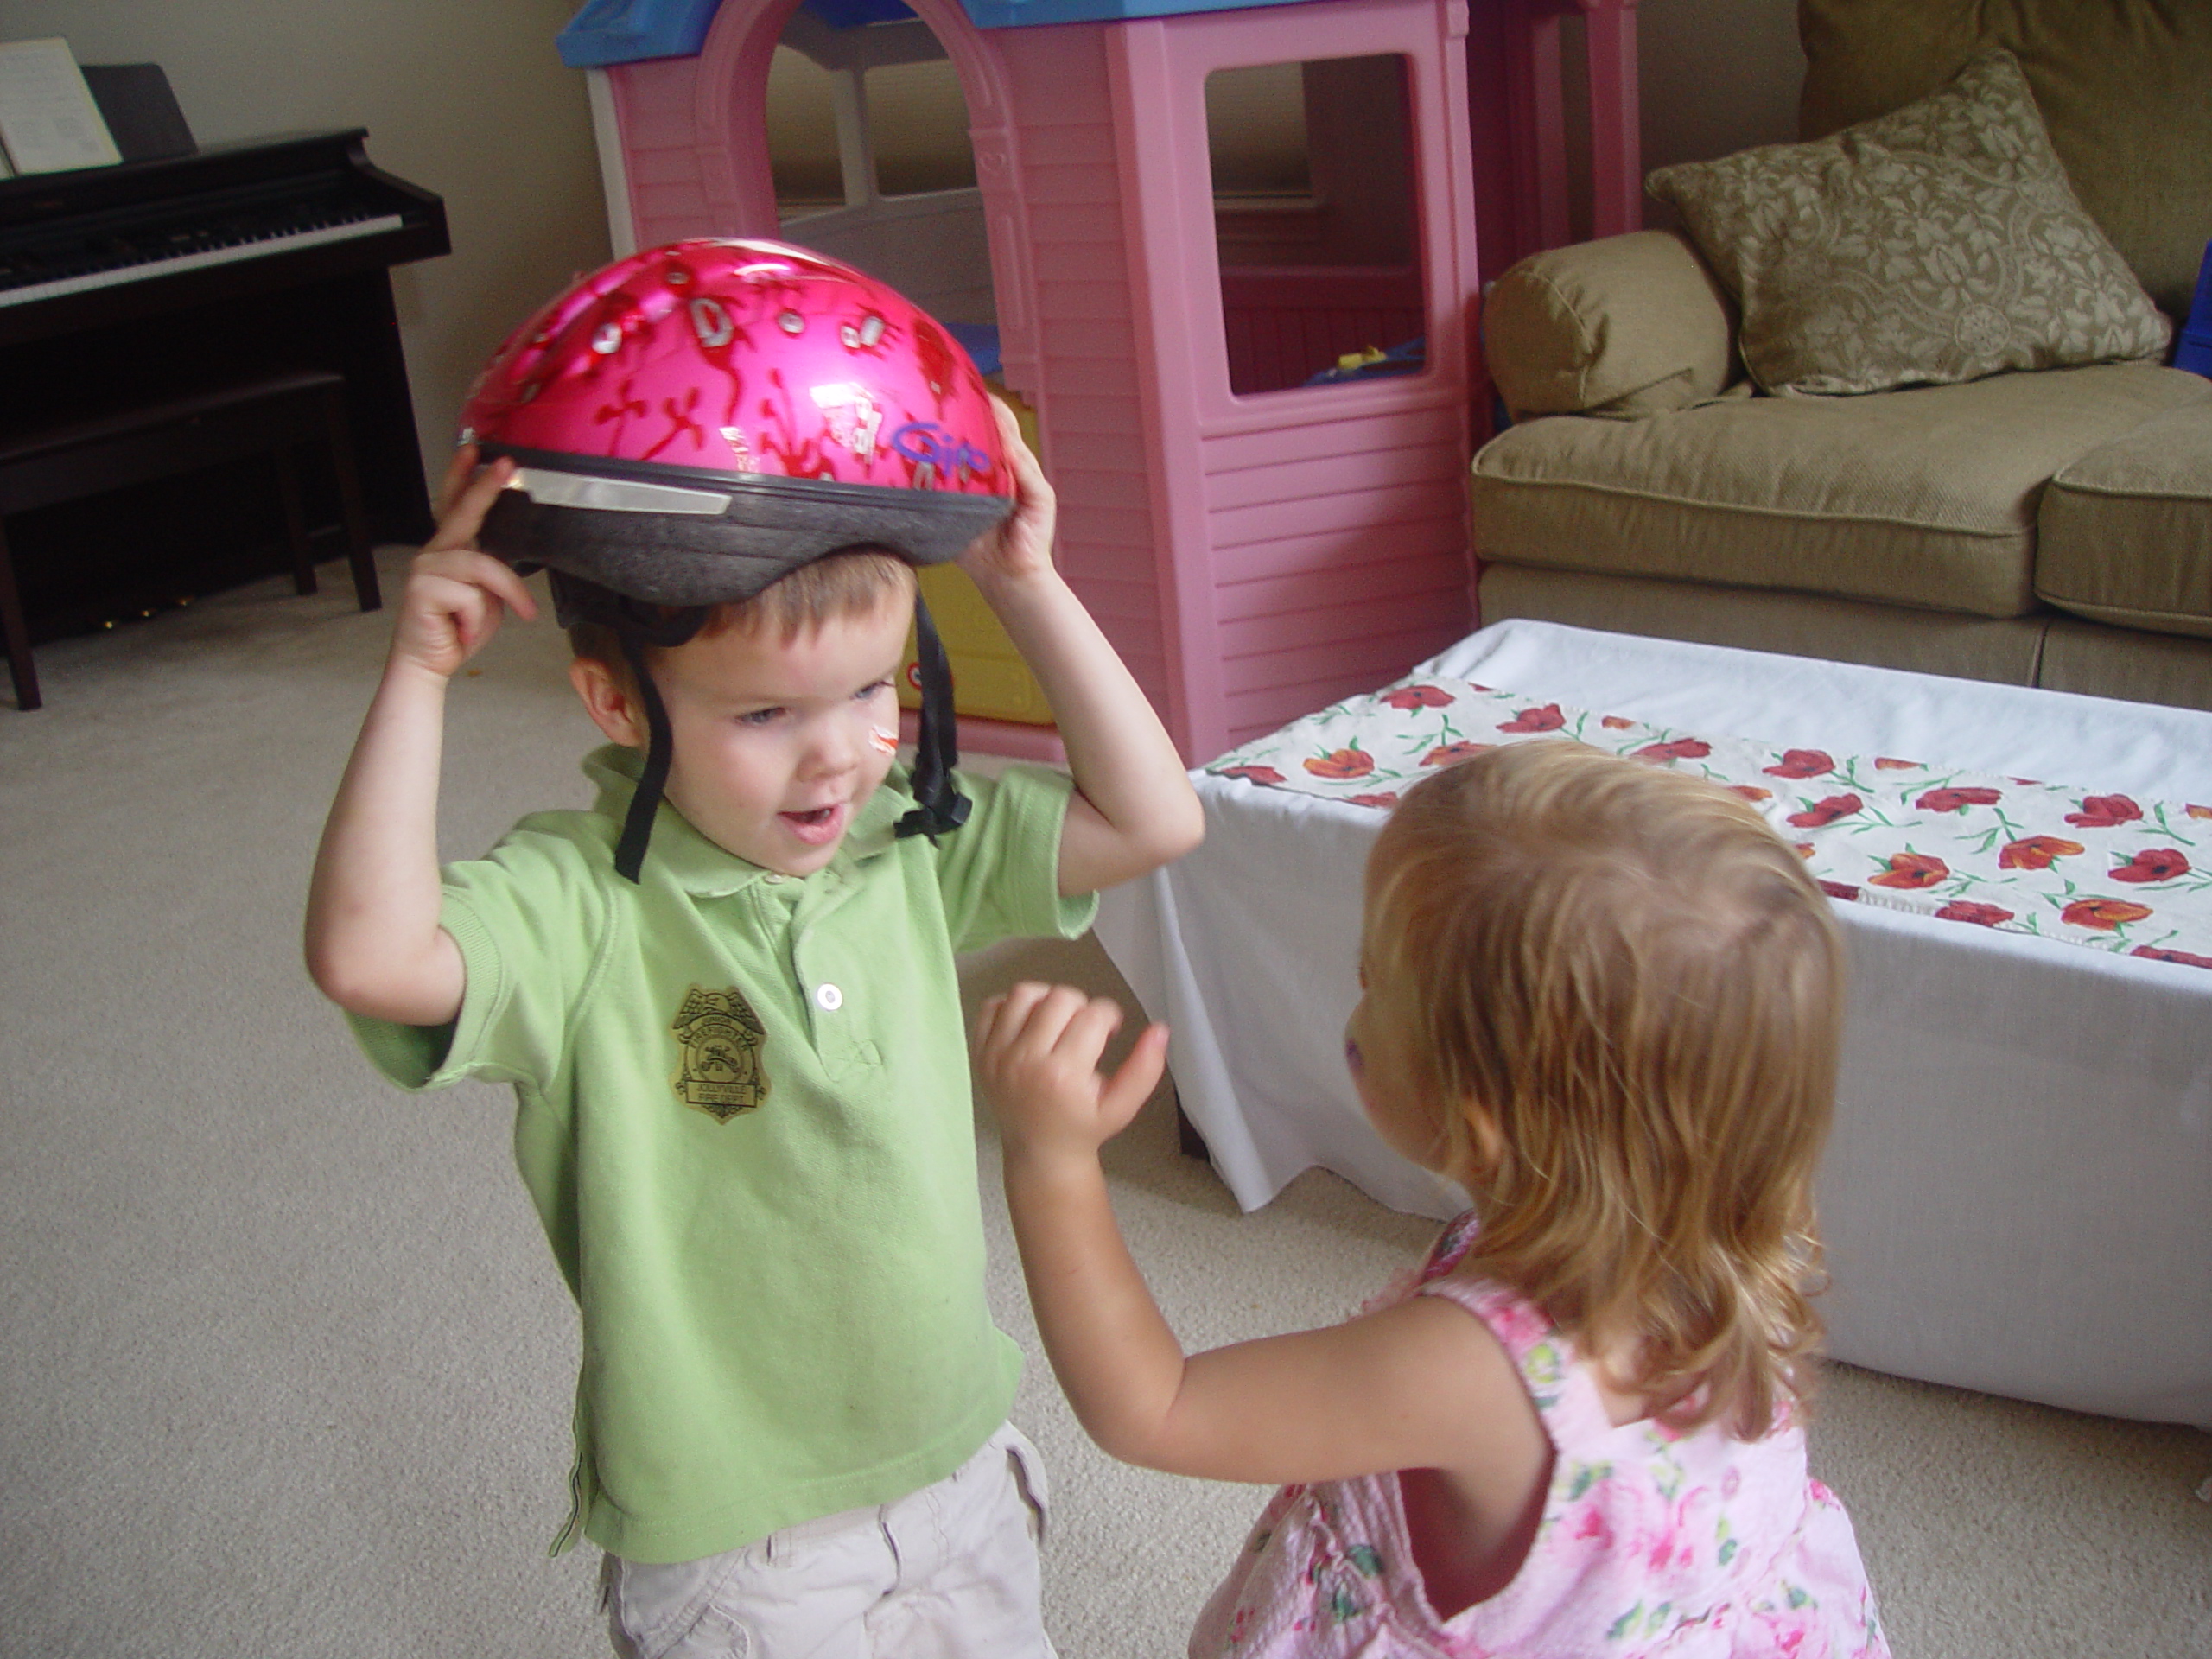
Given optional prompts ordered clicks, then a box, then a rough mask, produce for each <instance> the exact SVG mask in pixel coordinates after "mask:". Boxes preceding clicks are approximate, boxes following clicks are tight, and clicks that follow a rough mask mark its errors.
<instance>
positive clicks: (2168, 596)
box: [2036, 380, 2212, 637]
mask: <svg viewBox="0 0 2212 1659" xmlns="http://www.w3.org/2000/svg"><path fill="white" fill-rule="evenodd" d="M2201 384H2202V385H2204V386H2205V387H2206V389H2207V391H2212V380H2206V381H2202V382H2201ZM2036 534H2037V552H2036V593H2037V595H2038V596H2039V597H2041V598H2042V599H2044V601H2047V602H2048V603H2050V604H2052V605H2056V606H2057V607H2059V608H2060V609H2061V610H2065V611H2072V612H2074V613H2076V614H2078V615H2081V616H2087V617H2093V618H2095V619H2096V620H2100V621H2104V622H2116V623H2118V624H2120V626H2123V627H2129V628H2148V629H2150V630H2152V632H2158V633H2189V634H2199V635H2203V636H2207V637H2212V397H2202V398H2199V399H2197V400H2196V402H2194V403H2191V404H2187V405H2185V406H2183V407H2182V408H2179V409H2177V410H2173V411H2171V413H2169V414H2165V415H2161V416H2158V417H2157V418H2155V419H2152V420H2148V421H2145V422H2144V423H2143V424H2142V425H2140V426H2139V427H2137V428H2135V429H2134V430H2133V431H2131V432H2128V433H2126V434H2123V435H2121V436H2120V437H2117V438H2115V439H2113V441H2112V442H2109V443H2107V444H2105V445H2103V446H2101V448H2096V449H2094V450H2092V451H2090V452H2089V453H2088V454H2086V455H2083V456H2082V458H2081V459H2080V460H2078V461H2072V462H2070V463H2069V464H2068V465H2067V466H2065V467H2061V468H2060V469H2059V471H2058V474H2057V475H2056V477H2054V478H2053V479H2052V480H2050V487H2049V488H2047V489H2046V490H2044V497H2043V509H2042V512H2040V513H2039V514H2038V515H2037V531H2036Z"/></svg>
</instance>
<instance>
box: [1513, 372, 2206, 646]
mask: <svg viewBox="0 0 2212 1659" xmlns="http://www.w3.org/2000/svg"><path fill="white" fill-rule="evenodd" d="M2207 398H2212V381H2208V380H2206V379H2203V378H2201V377H2199V376H2196V375H2192V374H2185V373H2183V372H2181V371H2179V370H2175V369H2160V368H2150V367H2145V366H2140V365H2099V366H2094V367H2089V368H2081V369H2051V370H2045V371H2043V372H2037V373H2034V374H2007V375H1996V376H1993V377H1991V378H1987V379H1985V380H1975V381H1969V382H1967V383H1966V384H1965V385H1953V386H1927V387H1921V388H1916V389H1915V390H1912V391H1897V392H1885V393H1882V394H1879V395H1878V396H1874V397H1821V398H1811V397H1802V398H1800V397H1789V398H1780V397H1759V398H1745V399H1721V400H1718V401H1715V402H1712V403H1707V404H1702V405H1700V406H1698V407H1695V408H1691V409H1684V410H1673V411H1669V412H1665V413H1661V414H1655V415H1651V416H1647V417H1645V418H1644V419H1642V420H1639V421H1634V422H1625V423H1624V422H1618V421H1591V420H1583V419H1578V418H1575V417H1573V416H1555V417H1551V418H1547V419H1541V420H1535V421H1529V422H1527V423H1522V424H1521V425H1516V426H1515V427H1513V428H1512V429H1510V430H1509V431H1506V432H1504V433H1502V434H1500V435H1498V436H1497V438H1495V439H1493V440H1492V441H1491V442H1490V443H1488V444H1486V445H1484V447H1483V448H1482V449H1481V451H1480V452H1479V453H1478V454H1477V455H1476V457H1475V462H1474V471H1473V478H1472V482H1471V523H1472V528H1473V532H1474V545H1475V550H1476V552H1477V553H1478V555H1479V556H1481V557H1482V558H1484V560H1502V561H1505V562H1508V563H1516V564H1529V565H1539V566H1547V567H1550V568H1553V569H1573V570H1586V571H1604V572H1613V573H1618V574H1620V575H1639V576H1657V577H1662V578H1666V579H1669V580H1673V581H1693V582H1727V583H1732V584H1734V585H1737V586H1740V587H1746V588H1782V589H1787V590H1790V591H1795V592H1799V593H1808V594H1830V595H1833V596H1835V597H1838V598H1846V599H1860V600H1874V601H1882V602H1885V603H1889V604H1896V605H1908V606H1922V607H1928V608H1930V609H1935V610H1948V611H1963V612H1968V613H1974V614H1975V615H1980V616H1993V617H2003V616H2018V615H2022V614H2024V613H2027V612H2029V611H2031V610H2033V609H2035V608H2036V607H2037V601H2036V594H2035V560H2036V517H2037V507H2038V505H2039V504H2040V502H2041V499H2042V495H2043V491H2044V485H2045V484H2046V483H2047V482H2048V481H2049V480H2050V477H2051V475H2052V474H2054V473H2056V472H2057V471H2059V470H2060V469H2061V468H2062V467H2066V466H2068V465H2069V463H2071V462H2073V461H2075V460H2077V459H2078V458H2079V457H2081V456H2083V455H2085V454H2088V453H2089V452H2090V451H2092V450H2094V449H2096V448H2099V447H2100V446H2101V445H2103V444H2106V443H2108V442H2112V441H2113V439H2115V438H2118V437H2120V436H2122V435H2125V434H2126V433H2128V432H2131V431H2133V429H2135V428H2137V427H2139V426H2140V425H2141V424H2142V423H2144V422H2145V421H2147V420H2150V419H2152V417H2153V416H2158V415H2161V414H2164V413H2165V412H2166V411H2168V410H2174V409H2177V408H2181V407H2183V406H2185V405H2188V404H2194V403H2197V402H2201V401H2203V400H2205V399H2207Z"/></svg>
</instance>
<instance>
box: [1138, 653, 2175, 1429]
mask: <svg viewBox="0 0 2212 1659" xmlns="http://www.w3.org/2000/svg"><path fill="white" fill-rule="evenodd" d="M1421 672H1423V673H1429V674H1437V675H1444V676H1449V677H1457V678H1462V679H1469V680H1474V681H1478V682H1479V683H1483V684H1484V685H1489V686H1494V687H1497V688H1499V689H1501V690H1513V691H1517V692H1522V693H1526V694H1527V695H1529V696H1530V697H1531V698H1538V699H1541V700H1557V701H1561V702H1571V703H1573V704H1576V705H1579V706H1580V707H1582V708H1586V709H1602V710H1604V711H1606V712H1609V713H1615V714H1620V715H1629V716H1631V717H1635V718H1638V719H1643V720H1647V721H1653V722H1655V723H1657V724H1662V725H1666V726H1671V727H1675V728H1683V729H1687V730H1691V731H1707V732H1720V733H1725V734H1734V735H1744V736H1752V737H1758V738H1762V739H1767V740H1770V741H1774V742H1777V743H1782V744H1788V745H1792V746H1802V747H1808V748H1821V749H1826V750H1827V751H1829V752H1831V753H1839V754H1840V753H1878V754H1903V755H1910V756H1913V757H1915V758H1916V759H1920V760H1928V761H1931V762H1936V761H1942V762H1947V763H1950V764H1954V765H1956V766H1962V767H1970V768H1974V769H1977V770H1982V771H1989V772H2005V773H2012V774H2018V775H2023V776H2028V777H2034V778H2039V779H2045V780H2047V781H2050V782H2053V783H2059V782H2071V783H2078V784H2081V785H2083V786H2085V787H2087V788H2093V789H2094V790H2096V791H2101V792H2113V791H2118V792H2124V793H2127V794H2130V795H2133V796H2136V797H2137V798H2141V799H2146V800H2147V799H2164V800H2185V801H2194V802H2200V803H2208V802H2212V714H2203V713H2198V712H2196V711H2192V710H2187V709H2164V708H2154V707H2151V706H2148V705H2145V704H2139V703H2123V702H2111V701H2107V700H2105V699H2101V698H2094V697H2080V696H2067V695H2064V694H2061V693H2056V692H2049V691H2037V690H2029V689H2025V688H2022V687H2016V686H2000V685H1988V684H1983V683H1979V682H1974V681H1965V680H1949V679H1943V678H1941V677H1935V676H1930V675H1920V674H1907V673H1902V672H1897V671H1890V670H1883V669H1872V668H1862V667H1859V666H1855V665H1853V664H1838V663H1824V662H1816V661H1812V660H1809V659H1805V658H1788V657H1775V656H1768V655H1764V654H1763V653H1759V652H1742V651H1729V650H1725V649H1721V648H1719V647H1714V646H1704V645H1686V644H1681V643H1678V642H1675V641H1669V640H1659V639H1636V638H1630V637H1627V636H1623V635H1614V634H1605V633H1597V632H1590V631H1588V630H1585V629H1577V628H1567V627H1560V626H1555V625H1552V624H1548V623H1540V622H1528V621H1512V622H1503V623H1500V624H1498V625H1497V626H1494V627H1490V628H1485V629H1484V630H1483V631H1482V632H1478V633H1476V634H1473V635H1471V636H1470V637H1469V638H1468V639H1465V640H1463V641H1461V642H1460V643H1459V645H1455V646H1453V647H1452V649H1451V650H1449V651H1447V652H1445V653H1443V654H1442V655H1441V656H1440V657H1438V658H1435V659H1433V661H1432V662H1431V663H1429V664H1425V665H1424V666H1423V669H1422V670H1421ZM1193 781H1194V782H1195V783H1196V784H1197V785H1198V792H1199V796H1200V798H1201V799H1202V800H1203V801H1204V803H1205V810H1206V816H1207V840H1206V843H1205V846H1204V847H1203V848H1201V849H1199V850H1198V852H1196V853H1194V854H1192V855H1191V856H1190V857H1189V858H1186V859H1185V860H1184V861H1182V862H1180V863H1179V864H1177V865H1175V866H1173V868H1169V869H1166V870H1162V871H1160V872H1158V873H1157V874H1154V875H1153V876H1151V877H1148V878H1147V879H1146V880H1142V881H1138V882H1132V883H1130V884H1128V886H1126V887H1121V888H1117V889H1116V890H1115V891H1113V892H1112V893H1109V894H1108V895H1107V896H1106V901H1105V904H1104V906H1103V910H1102V912H1101V914H1100V917H1099V921H1098V935H1099V938H1101V940H1102V941H1103V943H1104V944H1105V946H1106V948H1107V950H1108V951H1109V954H1110V955H1111V956H1112V957H1113V958H1114V960H1115V962H1116V965H1117V966H1118V967H1119V968H1120V969H1121V970H1122V974H1123V976H1125V977H1126V978H1127V979H1128V982H1129V984H1130V987H1131V988H1132V989H1134V990H1135V992H1136V994H1137V995H1138V997H1139V998H1140V999H1141V1001H1143V1003H1144V1005H1145V1007H1146V1009H1147V1012H1148V1013H1150V1014H1151V1015H1152V1016H1153V1017H1154V1018H1155V1019H1160V1020H1166V1021H1167V1022H1168V1023H1169V1024H1170V1025H1172V1026H1173V1027H1174V1040H1173V1046H1172V1049H1171V1064H1172V1065H1173V1071H1174V1077H1175V1083H1176V1088H1177V1090H1178V1092H1179V1096H1180V1097H1181V1100H1182V1103H1183V1108H1184V1109H1185V1111H1186V1112H1187V1113H1188V1114H1189V1115H1190V1116H1191V1119H1192V1122H1194V1123H1196V1124H1197V1125H1198V1129H1199V1130H1200V1132H1201V1133H1202V1134H1203V1135H1205V1138H1206V1142H1207V1145H1208V1147H1210V1148H1211V1151H1212V1154H1213V1160H1214V1164H1215V1166H1216V1167H1217V1169H1218V1170H1219V1171H1220V1172H1221V1174H1222V1176H1223V1178H1224V1179H1225V1180H1226V1181H1227V1182H1228V1183H1229V1185H1230V1188H1231V1190H1232V1191H1233V1192H1235V1193H1236V1198H1237V1199H1238V1201H1239V1202H1240V1203H1242V1204H1243V1205H1244V1207H1245V1208H1246V1209H1248V1210H1249V1209H1254V1208H1256V1207H1258V1206H1259V1205H1262V1204H1265V1203H1266V1202H1267V1201H1268V1199H1269V1198H1273V1197H1274V1194H1275V1193H1276V1192H1278V1191H1280V1190H1281V1187H1282V1185H1283V1184H1284V1183H1285V1182H1287V1181H1288V1180H1289V1179H1291V1178H1292V1177H1293V1176H1294V1175H1296V1174H1298V1173H1300V1171H1302V1170H1305V1169H1306V1168H1309V1167H1312V1166H1317V1165H1318V1166H1321V1167H1324V1168H1327V1169H1332V1170H1335V1171H1336V1172H1337V1173H1339V1174H1341V1175H1343V1176H1344V1177H1345V1178H1346V1179H1350V1180H1351V1181H1352V1182H1354V1183H1355V1184H1357V1185H1359V1186H1360V1187H1361V1188H1363V1190H1365V1191H1366V1192H1369V1193H1370V1194H1372V1195H1373V1196H1374V1197H1376V1198H1378V1199H1380V1200H1381V1201H1382V1202H1383V1203H1385V1204H1388V1205H1391V1206H1393V1207H1394V1208H1396V1209H1400V1210H1405V1211H1413V1212H1415V1213H1420V1214H1427V1215H1432V1216H1438V1217H1442V1216H1446V1215H1449V1214H1452V1213H1453V1212H1454V1211H1456V1210H1457V1209H1459V1207H1460V1205H1461V1203H1462V1198H1461V1197H1460V1195H1459V1193H1458V1192H1457V1191H1456V1189H1453V1188H1452V1187H1450V1186H1449V1185H1447V1184H1446V1183H1444V1182H1441V1181H1440V1180H1438V1179H1436V1178H1435V1177H1433V1176H1431V1175H1429V1174H1428V1173H1427V1172H1425V1171H1423V1170H1421V1169H1419V1168H1416V1167H1415V1166H1413V1165H1411V1164H1408V1163H1407V1162H1406V1161H1405V1160H1402V1159H1401V1158H1399V1157H1398V1156H1397V1155H1396V1154H1394V1153H1392V1152H1391V1151H1390V1150H1389V1148H1388V1147H1385V1146H1384V1145H1383V1142H1382V1141H1381V1139H1380V1138H1379V1137H1378V1136H1377V1135H1376V1134H1375V1132H1374V1131H1373V1130H1372V1129H1371V1128H1369V1127H1368V1125H1367V1123H1366V1121H1365V1119H1364V1118H1363V1116H1362V1115H1361V1112H1360V1109H1359V1105H1358V1101H1357V1096H1355V1095H1354V1094H1353V1092H1352V1090H1351V1084H1350V1082H1349V1080H1348V1079H1347V1078H1346V1077H1345V1075H1344V1063H1343V1058H1342V1049H1343V1030H1344V1019H1345V1017H1346V1015H1347V1014H1349V1013H1350V1012H1351V1004H1352V1001H1353V1000H1354V998H1355V996H1356V995H1357V993H1356V989H1355V986H1354V979H1353V970H1354V963H1355V958H1356V957H1357V941H1358V937H1359V882H1360V872H1361V869H1362V867H1363V862H1364V860H1365V858H1366V854H1367V849H1368V847H1369V845H1370V842H1372V840H1373V838H1374V836H1375V832H1376V829H1378V828H1379V827H1380V824H1381V823H1382V817H1381V815H1380V814H1378V813H1376V812H1375V811H1373V810H1369V809H1366V808H1363V807H1357V806H1351V805H1346V804H1342V803H1339V802H1334V801H1325V800H1319V799H1316V798H1312V797H1309V796H1304V795H1299V794H1294V793H1291V792H1288V791H1281V790H1272V789H1264V788H1257V787H1255V786H1253V785H1249V784H1247V783H1244V782H1242V781H1238V780H1234V779H1221V778H1215V777H1210V776H1205V775H1204V774H1193ZM1837 914H1838V916H1839V918H1840V919H1841V921H1842V923H1843V925H1844V927H1845V931H1846V935H1847V938H1848V940H1849V942H1850V945H1851V949H1852V956H1853V984H1852V1004H1851V1017H1850V1024H1849V1028H1848V1032H1847V1039H1846V1046H1845V1059H1844V1068H1843V1078H1842V1084H1841V1088H1840V1098H1839V1102H1838V1109H1837V1114H1836V1121H1835V1128H1834V1134H1833V1135H1832V1137H1831V1139H1830V1141H1829V1145H1828V1150H1827V1157H1826V1159H1825V1160H1824V1162H1823V1165H1822V1167H1821V1179H1820V1186H1819V1199H1820V1206H1821V1230H1822V1232H1823V1235H1824V1236H1825V1237H1826V1239H1827V1246H1828V1253H1829V1254H1828V1264H1829V1268H1830V1272H1831V1274H1832V1276H1833V1280H1834V1287H1833V1289H1832V1290H1831V1292H1830V1293H1829V1294H1828V1295H1827V1297H1826V1298H1824V1299H1823V1302H1822V1306H1823V1310H1824V1312H1825V1313H1826V1316H1827V1320H1828V1325H1829V1333H1830V1341H1829V1348H1830V1351H1832V1352H1833V1353H1834V1354H1835V1355H1836V1356H1837V1357H1839V1358H1841V1359H1845V1360H1847V1361H1850V1362H1852V1363H1855V1364H1860V1365H1866V1366H1870V1367H1872V1368H1873V1369H1875V1370H1884V1371H1890V1372H1893V1373H1896V1374H1897V1375H1900V1376H1916V1377H1923V1378H1927V1379H1929V1380H1931V1381H1935V1382H1941V1383H1954V1384H1957V1385H1960V1386H1963V1387H1968V1388H1974V1389H1985V1390H1987V1391H1990V1392H1993V1393H1999V1394H2006V1395H2018V1396H2021V1397H2024V1398H2028V1399H2034V1400H2041V1401H2045V1402H2050V1403H2051V1404H2055V1405H2062V1406H2069V1407H2072V1408H2076V1409H2080V1410H2085V1411H2096V1412H2103V1413H2108V1414H2116V1415H2121V1416H2130V1417H2140V1418H2145V1419H2150V1420H2153V1421H2183V1422H2194V1423H2198V1424H2202V1425H2204V1426H2207V1427H2212V970H2207V969H2201V968H2194V967H2188V966H2183V965H2179V964H2176V963H2161V962H2148V961H2142V960H2138V959H2135V958H2132V957H2125V956H2116V955H2113V954H2110V953H2108V952H2105V951H2101V950H2086V949H2083V948H2082V947H2079V946H2076V945H2072V944H2065V943H2063V942H2060V941H2056V940H2047V939H2038V938H2025V937H2022V936H2018V935H2012V934H2005V933H1999V932H1994V931H1991V930H1989V929H1987V928H1982V927H1976V926H1973V925H1967V924H1964V923H1958V922H1948V921H1936V920H1934V919H1931V918H1925V917H1918V916H1910V915H1904V914H1899V913H1897V912H1889V911H1885V910H1881V909H1878V908H1875V907H1872V906H1866V905H1858V904H1841V905H1839V906H1837Z"/></svg>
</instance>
